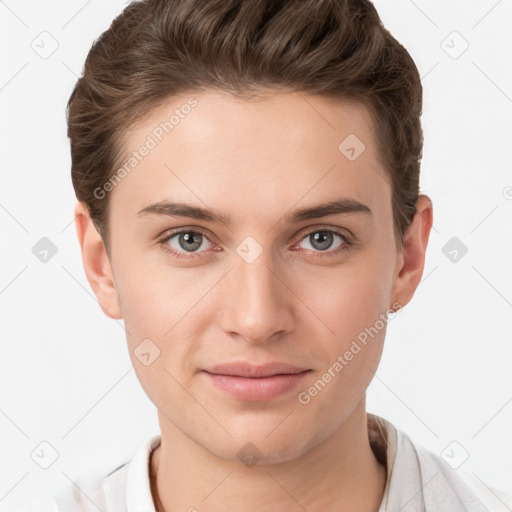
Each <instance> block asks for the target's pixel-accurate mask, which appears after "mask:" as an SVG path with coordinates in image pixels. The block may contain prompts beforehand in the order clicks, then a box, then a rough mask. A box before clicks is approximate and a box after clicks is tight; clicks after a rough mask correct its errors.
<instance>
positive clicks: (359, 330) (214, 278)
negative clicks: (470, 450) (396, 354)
mask: <svg viewBox="0 0 512 512" xmlns="http://www.w3.org/2000/svg"><path fill="white" fill-rule="evenodd" d="M68 107H69V110H68V123H69V136H70V139H71V153H72V177H73V185H74V187H75V191H76V195H77V198H78V204H77V206H76V209H75V215H76V228H77V234H78V239H79V242H80V246H81V249H82V256H83V264H84V269H85V273H86V275H87V279H88V281H89V283H90V285H91V288H92V289H93V291H94V293H95V295H96V297H97V299H98V302H99V304H100V306H101V309H102V310H103V312H104V313H105V314H106V315H108V316H109V317H111V318H114V319H121V318H122V319H123V320H124V324H125V327H126V333H127V343H128V348H129V351H130V357H131V359H132V362H133V365H134V368H135V371H136V373H137V376H138V378H139V380H140V382H141V384H142V386H143V388H144V390H145V391H146V393H147V395H148V397H149V398H150V400H151V401H152V402H153V403H154V404H155V406H156V407H157V408H158V418H159V425H160V428H161V435H158V436H155V437H153V438H151V439H149V440H147V442H145V443H144V444H143V445H142V446H141V447H140V449H139V451H138V452H137V453H136V454H135V456H134V458H133V459H132V460H131V461H130V462H129V463H127V464H125V465H123V466H122V467H120V468H117V469H116V470H114V471H112V472H111V473H110V474H109V475H107V476H105V477H104V478H101V479H100V480H99V481H97V482H94V483H91V485H90V486H89V487H87V488H81V490H80V492H78V491H75V492H74V493H71V492H70V493H69V494H68V495H62V496H59V497H58V498H56V499H55V500H53V504H54V507H55V510H62V511H63V512H64V511H66V512H71V511H74V510H98V509H99V510H102V511H105V512H121V511H130V512H131V511H137V512H139V511H151V512H153V511H156V512H171V511H172V512H174V511H196V510H197V511H200V512H202V511H209V512H217V511H222V512H226V511H232V510H233V511H234V510H243V511H244V512H255V511H258V512H266V511H273V512H275V511H292V510H297V511H299V510H307V511H310V512H313V511H319V510H333V511H337V512H348V511H354V510H357V511H365V512H371V511H372V512H376V511H402V512H412V511H431V512H444V511H446V512H448V511H449V512H458V511H471V512H477V511H478V512H479V511H485V510H488V508H487V507H486V505H485V503H484V502H483V501H482V500H485V495H486V494H485V492H484V491H486V492H487V493H488V491H487V490H486V489H485V490H484V489H483V486H482V488H481V489H478V488H476V487H475V484H474V483H469V481H468V480H467V479H466V477H464V476H463V475H462V474H460V473H458V472H455V471H454V470H452V469H450V467H449V466H448V465H446V464H445V463H444V462H443V461H442V460H441V459H440V458H439V457H437V456H436V455H434V454H432V453H429V452H427V451H425V450H423V449H422V448H420V447H418V446H416V445H415V444H413V442H412V441H411V440H410V439H409V438H408V437H407V436H406V435H405V434H404V433H403V432H401V431H400V430H397V429H396V428H395V427H393V425H391V424H390V423H389V422H388V421H386V420H385V419H383V418H380V417H377V416H375V415H371V414H367V413H366V409H365V393H366V389H367V388H368V385H369V384H370V382H371V380H372V377H373V375H374V373H375V371H376V370H377V367H378V364H379V360H380V357H381V353H382V349H383V343H384V338H385V332H386V324H387V321H388V319H389V317H390V316H391V315H394V314H395V313H396V312H397V311H399V310H400V308H402V307H404V306H405V305H406V304H407V303H408V302H409V301H410V300H411V298H412V297H413V295H414V293H415V290H416V288H417V286H418V284H419V282H420V280H421V277H422V273H423V267H424V261H425V253H426V249H427V243H428V239H429V234H430V229H431V227H432V218H433V213H432V202H431V200H430V199H429V198H428V196H426V195H424V194H420V193H419V170H420V160H421V151H422V142H423V140H422V129H421V124H420V119H419V117H420V115H421V109H422V87H421V83H420V78H419V74H418V71H417V69H416V66H415V65H414V62H413V61H412V59H411V57H410V56H409V54H408V53H407V51H406V50H405V49H404V48H403V47H402V46H401V45H400V44H399V43H398V42H397V41H396V40H395V39H394V38H393V37H392V36H391V34H390V33H389V32H388V31H387V30H386V29H385V28H384V27H383V26H382V24H381V22H380V19H379V17H378V14H377V12H376V10H375V8H374V7H373V5H372V4H371V3H370V2H369V1H368V0H310V1H305V0H208V1H200V0H166V1H164V0H148V1H142V2H133V3H131V4H130V5H129V6H128V7H126V9H125V10H124V11H123V13H122V14H121V15H120V16H119V17H118V18H116V19H115V20H114V22H113V23H112V25H111V27H110V28H109V29H108V30H107V31H106V32H105V33H104V34H103V35H102V36H101V38H99V40H97V41H96V42H95V43H94V45H93V48H92V49H91V51H90V53H89V55H88V57H87V61H86V64H85V68H84V74H83V76H82V77H81V78H80V79H79V81H78V83H77V84H76V87H75V89H74V91H73V93H72V95H71V98H70V101H69V105H68ZM368 332H372V335H371V336H368V334H367V333H368Z"/></svg>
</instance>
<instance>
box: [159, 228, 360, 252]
mask: <svg viewBox="0 0 512 512" xmlns="http://www.w3.org/2000/svg"><path fill="white" fill-rule="evenodd" d="M319 232H322V233H333V234H335V235H338V236H340V237H341V238H343V243H342V244H341V245H340V246H339V247H337V248H336V249H334V250H332V251H329V250H326V251H315V252H314V253H313V254H314V256H313V257H314V258H329V257H332V256H336V255H338V254H341V253H343V252H345V251H348V250H350V249H351V248H352V247H353V246H354V245H356V242H354V241H353V240H350V239H349V238H348V237H347V236H346V235H345V234H344V233H343V232H342V231H341V230H337V229H333V228H329V229H327V228H317V229H314V230H312V231H309V232H307V233H305V235H304V236H302V237H301V238H300V240H299V242H297V243H300V242H302V240H304V239H305V238H307V237H308V236H311V235H313V234H314V233H319ZM181 233H194V234H200V235H203V236H204V237H205V238H206V239H207V240H208V241H210V239H209V238H208V235H207V234H206V233H205V232H204V231H202V230H201V229H199V228H194V229H179V230H176V231H172V232H171V233H168V234H167V235H166V236H165V238H164V239H162V240H160V242H159V243H160V245H161V246H162V248H163V249H164V251H166V252H167V253H169V254H171V255H172V256H173V257H175V258H176V259H181V258H184V259H194V258H199V257H201V256H200V254H201V253H197V252H191V253H186V252H177V251H175V250H174V249H172V248H171V247H170V246H169V245H168V244H167V242H169V240H170V239H171V238H173V237H175V236H176V235H179V234H181ZM210 243H211V241H210Z"/></svg>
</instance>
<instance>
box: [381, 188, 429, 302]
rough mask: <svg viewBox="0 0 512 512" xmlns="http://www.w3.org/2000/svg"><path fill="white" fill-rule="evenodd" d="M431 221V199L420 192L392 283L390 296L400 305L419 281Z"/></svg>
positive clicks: (413, 291)
mask: <svg viewBox="0 0 512 512" xmlns="http://www.w3.org/2000/svg"><path fill="white" fill-rule="evenodd" d="M432 222H433V208H432V201H431V200H430V198H429V197H428V196H427V195H425V194H421V195H420V196H419V197H418V200H417V201H416V213H415V214H414V217H413V219H412V222H411V224H410V225H409V227H408V228H407V230H406V232H405V233H404V244H403V248H402V250H401V254H400V255H399V261H398V263H397V274H396V275H395V280H394V283H393V293H392V297H394V301H395V302H398V303H399V304H400V307H403V306H405V305H406V304H407V303H409V301H410V300H411V299H412V297H413V295H414V293H415V292H416V288H417V287H418V285H419V283H420V281H421V277H422V275H423V268H424V266H425V254H426V251H427V244H428V239H429V236H430V230H431V228H432ZM390 307H391V306H390ZM395 309H396V308H395Z"/></svg>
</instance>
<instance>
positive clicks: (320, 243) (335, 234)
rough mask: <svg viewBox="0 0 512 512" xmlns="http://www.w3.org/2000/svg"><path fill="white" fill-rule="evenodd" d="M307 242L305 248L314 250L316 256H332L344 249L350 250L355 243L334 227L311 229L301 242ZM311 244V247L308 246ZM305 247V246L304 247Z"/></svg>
mask: <svg viewBox="0 0 512 512" xmlns="http://www.w3.org/2000/svg"><path fill="white" fill-rule="evenodd" d="M303 242H306V247H305V249H308V250H313V252H315V253H319V252H320V253H327V254H325V255H324V254H315V256H320V257H323V256H332V255H333V254H338V253H340V252H342V251H346V250H348V249H349V248H350V247H351V246H352V245H353V244H352V242H351V241H350V240H348V238H347V237H346V236H345V235H343V234H342V233H341V232H339V231H337V230H333V229H317V230H315V231H310V232H309V233H308V234H307V235H306V236H305V237H303V238H302V240H301V242H299V245H300V243H303ZM307 245H309V247H307ZM303 248H304V247H303Z"/></svg>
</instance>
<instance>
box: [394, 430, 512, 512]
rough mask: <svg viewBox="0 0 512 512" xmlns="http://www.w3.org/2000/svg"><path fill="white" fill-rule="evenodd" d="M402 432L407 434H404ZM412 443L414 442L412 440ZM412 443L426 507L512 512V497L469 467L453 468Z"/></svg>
mask: <svg viewBox="0 0 512 512" xmlns="http://www.w3.org/2000/svg"><path fill="white" fill-rule="evenodd" d="M401 435H402V436H403V437H406V436H405V435H404V434H403V433H402V434H401ZM409 442H411V444H412V441H410V440H409ZM412 446H413V448H414V451H415V454H416V456H417V459H418V464H419V467H420V474H421V483H422V486H423V491H422V492H423V495H424V499H425V504H426V505H427V510H445V508H446V507H452V508H451V509H452V510H464V511H468V512H473V511H475V512H480V511H482V512H487V511H492V512H502V511H503V512H506V511H508V512H510V510H511V508H512V496H510V495H508V494H507V493H505V492H504V491H501V490H498V489H495V488H493V487H491V486H489V485H487V484H486V483H485V482H484V481H482V480H480V479H479V478H477V477H476V476H475V474H474V473H473V472H471V471H470V470H469V469H465V468H462V467H458V468H453V467H452V466H451V465H450V464H449V463H448V462H447V461H445V460H444V459H443V458H442V457H441V456H439V455H437V454H435V453H433V452H431V451H430V450H427V449H426V448H425V447H423V446H421V445H418V444H412ZM442 507H445V508H442ZM447 510H448V508H447Z"/></svg>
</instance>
